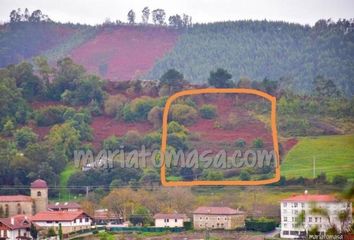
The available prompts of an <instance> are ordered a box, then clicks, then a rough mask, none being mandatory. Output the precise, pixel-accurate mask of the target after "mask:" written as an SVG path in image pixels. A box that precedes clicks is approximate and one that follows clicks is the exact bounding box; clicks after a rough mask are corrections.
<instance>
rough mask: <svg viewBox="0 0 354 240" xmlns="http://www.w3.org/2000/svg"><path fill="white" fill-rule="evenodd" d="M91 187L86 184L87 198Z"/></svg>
mask: <svg viewBox="0 0 354 240" xmlns="http://www.w3.org/2000/svg"><path fill="white" fill-rule="evenodd" d="M88 193H89V187H88V186H86V199H88Z"/></svg>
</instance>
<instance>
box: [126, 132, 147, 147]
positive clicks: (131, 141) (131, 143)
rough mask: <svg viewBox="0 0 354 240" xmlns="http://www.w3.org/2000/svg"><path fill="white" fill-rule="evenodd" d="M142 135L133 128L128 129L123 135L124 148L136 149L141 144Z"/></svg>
mask: <svg viewBox="0 0 354 240" xmlns="http://www.w3.org/2000/svg"><path fill="white" fill-rule="evenodd" d="M142 140H143V139H142V137H141V135H140V133H139V132H137V131H135V130H130V131H128V132H127V133H126V134H125V136H124V137H123V144H124V147H125V150H127V151H130V150H135V149H138V148H139V147H140V146H141V144H142Z"/></svg>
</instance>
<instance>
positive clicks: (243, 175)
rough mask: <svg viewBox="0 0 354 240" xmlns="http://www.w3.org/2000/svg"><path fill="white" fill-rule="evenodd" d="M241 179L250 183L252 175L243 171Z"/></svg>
mask: <svg viewBox="0 0 354 240" xmlns="http://www.w3.org/2000/svg"><path fill="white" fill-rule="evenodd" d="M240 179H241V180H242V181H248V180H250V179H251V175H250V174H249V173H248V172H247V171H246V170H242V171H241V173H240Z"/></svg>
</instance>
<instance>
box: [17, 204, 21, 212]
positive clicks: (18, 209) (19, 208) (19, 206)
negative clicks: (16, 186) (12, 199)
mask: <svg viewBox="0 0 354 240" xmlns="http://www.w3.org/2000/svg"><path fill="white" fill-rule="evenodd" d="M21 212H22V208H21V204H19V203H17V214H21Z"/></svg>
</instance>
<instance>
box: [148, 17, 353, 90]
mask: <svg viewBox="0 0 354 240" xmlns="http://www.w3.org/2000/svg"><path fill="white" fill-rule="evenodd" d="M353 25H354V23H353V21H347V20H341V21H338V22H331V21H325V20H320V21H318V22H317V23H316V24H315V25H314V26H313V27H310V26H302V25H299V24H289V23H284V22H270V21H237V22H222V23H210V24H195V25H194V26H193V27H192V28H189V29H188V30H187V31H186V32H185V33H184V34H182V35H181V36H180V39H179V41H178V42H177V44H176V46H175V48H174V49H173V51H172V52H171V53H169V54H167V55H166V56H165V57H164V58H163V59H162V60H161V61H159V62H158V63H157V64H156V65H155V67H154V68H153V69H152V71H151V72H150V74H149V75H148V76H149V78H152V79H156V78H157V77H158V76H160V75H161V74H162V73H163V72H164V71H166V70H167V69H169V68H171V67H174V68H176V69H177V70H179V71H181V72H183V73H184V75H185V77H186V79H188V80H189V81H191V82H195V83H202V82H206V80H207V77H208V74H209V72H210V71H212V70H213V69H215V68H217V67H222V68H225V69H227V70H229V71H230V72H231V74H232V75H233V76H234V80H238V79H240V78H241V77H248V78H250V79H253V80H258V81H259V80H262V79H263V78H265V77H268V78H270V79H275V80H278V79H280V78H282V82H283V83H284V85H287V86H288V87H290V88H293V89H296V90H298V91H300V92H304V91H306V90H309V89H312V87H313V86H312V85H311V83H312V80H313V79H314V78H315V77H316V76H317V75H323V76H325V77H327V78H331V79H333V81H334V82H335V84H336V85H337V86H338V87H339V88H340V89H341V90H342V91H343V92H345V93H346V94H347V95H352V94H353V92H354V88H353V87H354V79H353V76H354V59H353V56H354V44H353V43H354V31H353Z"/></svg>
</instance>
